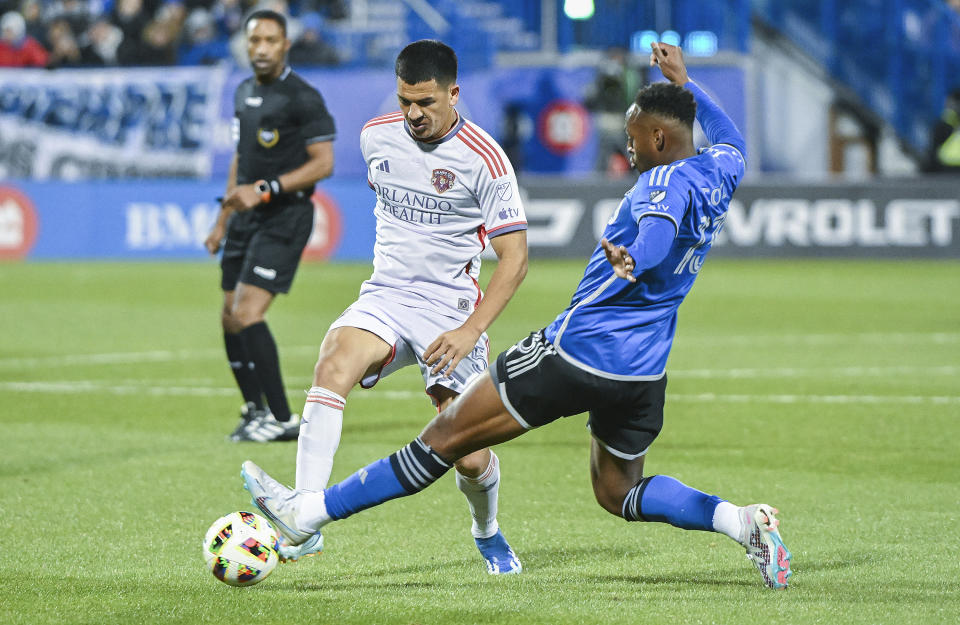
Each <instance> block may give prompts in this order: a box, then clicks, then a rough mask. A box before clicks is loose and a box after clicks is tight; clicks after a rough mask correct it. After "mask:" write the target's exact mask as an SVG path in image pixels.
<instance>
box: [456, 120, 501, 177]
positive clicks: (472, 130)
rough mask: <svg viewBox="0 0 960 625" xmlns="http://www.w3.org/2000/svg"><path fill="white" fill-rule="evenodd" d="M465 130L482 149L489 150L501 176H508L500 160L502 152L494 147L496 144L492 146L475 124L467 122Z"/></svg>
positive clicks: (464, 126)
mask: <svg viewBox="0 0 960 625" xmlns="http://www.w3.org/2000/svg"><path fill="white" fill-rule="evenodd" d="M463 129H464V131H467V134H468V135H470V137H471V138H473V139H475V140H476V141H477V142H479V143H480V144H481V147H483V148H485V149H487V150H488V151H489V153H490V155H491V157H492V158H493V160H494V161H495V162H496V164H497V171H498V172H500V175H501V176H504V175H506V173H507V168H506V166H505V165H504V164H503V159H502V158H500V151H499V150H498V149H497V146H496V145H494V144H492V143H490V142H489V141H487V140H486V139H485V138H484V136H483V135H482V134H480V132H479V130H478V129H477V127H476V126H474V125H473V124H471V123H469V122H467V123H466V124H464V125H463Z"/></svg>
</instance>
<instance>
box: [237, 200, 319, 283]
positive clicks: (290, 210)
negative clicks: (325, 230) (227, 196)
mask: <svg viewBox="0 0 960 625" xmlns="http://www.w3.org/2000/svg"><path fill="white" fill-rule="evenodd" d="M312 232H313V204H311V203H310V201H309V200H302V201H298V202H290V203H288V204H286V205H283V206H279V207H276V208H274V209H272V210H270V211H263V210H252V211H245V212H242V213H234V214H233V216H232V217H231V218H230V223H229V224H228V226H227V240H226V242H225V243H224V245H223V257H222V258H221V259H220V269H221V271H222V275H221V278H220V288H222V289H223V290H224V291H233V290H235V289H236V288H237V283H238V282H243V283H245V284H252V285H254V286H258V287H260V288H262V289H266V290H267V291H270V292H271V293H287V292H288V291H289V290H290V285H291V284H293V276H294V274H295V273H296V272H297V267H298V266H299V264H300V257H301V256H302V255H303V248H304V247H306V246H307V241H308V240H309V239H310V234H311V233H312Z"/></svg>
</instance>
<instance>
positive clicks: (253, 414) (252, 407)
mask: <svg viewBox="0 0 960 625" xmlns="http://www.w3.org/2000/svg"><path fill="white" fill-rule="evenodd" d="M266 414H269V413H268V411H267V410H264V409H262V408H257V405H256V404H255V403H253V402H252V401H248V402H247V403H245V404H244V405H242V406H240V422H239V423H237V427H236V428H234V430H233V432H231V433H230V440H232V441H234V442H236V441H245V440H248V439H247V438H246V434H245V432H246V430H247V428H248V427H250V424H251V423H253V422H255V421H256V420H258V419H260V418H261V417H263V416H264V415H266Z"/></svg>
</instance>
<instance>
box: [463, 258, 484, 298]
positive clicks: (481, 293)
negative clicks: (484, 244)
mask: <svg viewBox="0 0 960 625" xmlns="http://www.w3.org/2000/svg"><path fill="white" fill-rule="evenodd" d="M472 266H473V261H472V260H471V261H470V262H469V263H467V268H466V269H465V270H464V272H465V273H466V274H467V276H468V277H469V278H470V279H471V280H473V286H475V287H477V301H475V302H474V303H473V307H474V308H476V307H477V306H479V305H480V300H482V299H483V291H482V290H480V283H479V282H477V279H476V278H474V277H473V276H471V275H470V268H471V267H472Z"/></svg>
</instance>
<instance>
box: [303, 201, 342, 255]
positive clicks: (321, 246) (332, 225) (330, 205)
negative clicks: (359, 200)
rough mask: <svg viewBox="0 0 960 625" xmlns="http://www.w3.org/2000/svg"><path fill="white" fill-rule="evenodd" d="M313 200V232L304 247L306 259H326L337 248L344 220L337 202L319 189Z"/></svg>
mask: <svg viewBox="0 0 960 625" xmlns="http://www.w3.org/2000/svg"><path fill="white" fill-rule="evenodd" d="M310 200H311V201H312V202H313V232H312V233H311V234H310V239H309V240H308V241H307V247H305V248H304V249H303V259H304V260H326V259H328V258H330V257H331V256H332V255H333V253H334V252H335V251H336V250H337V246H338V245H339V244H340V235H341V234H342V232H343V221H342V218H341V217H340V207H339V206H337V202H336V201H335V200H334V199H333V198H332V197H330V196H329V195H327V194H326V193H324V192H323V191H320V190H319V189H318V190H317V191H315V192H314V194H313V195H312V196H311V197H310Z"/></svg>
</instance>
